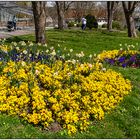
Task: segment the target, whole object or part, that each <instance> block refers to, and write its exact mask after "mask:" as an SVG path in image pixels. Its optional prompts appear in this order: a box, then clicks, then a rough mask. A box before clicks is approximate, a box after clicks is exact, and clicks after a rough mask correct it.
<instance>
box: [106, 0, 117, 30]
mask: <svg viewBox="0 0 140 140" xmlns="http://www.w3.org/2000/svg"><path fill="white" fill-rule="evenodd" d="M114 3H115V2H114V1H107V13H108V15H107V17H108V18H107V19H108V20H107V29H108V31H111V30H112V20H113V8H114Z"/></svg>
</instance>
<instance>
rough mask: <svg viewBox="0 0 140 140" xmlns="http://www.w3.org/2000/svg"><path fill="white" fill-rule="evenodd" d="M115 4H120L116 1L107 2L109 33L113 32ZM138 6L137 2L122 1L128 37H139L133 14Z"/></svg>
mask: <svg viewBox="0 0 140 140" xmlns="http://www.w3.org/2000/svg"><path fill="white" fill-rule="evenodd" d="M115 4H118V2H115V1H108V2H107V11H108V24H107V29H108V30H109V31H111V30H112V20H113V8H114V5H115ZM137 5H138V2H137V1H129V2H125V1H122V6H123V11H124V14H125V19H126V24H127V29H128V37H137V34H136V29H135V23H134V18H133V13H134V10H135V8H136V6H137Z"/></svg>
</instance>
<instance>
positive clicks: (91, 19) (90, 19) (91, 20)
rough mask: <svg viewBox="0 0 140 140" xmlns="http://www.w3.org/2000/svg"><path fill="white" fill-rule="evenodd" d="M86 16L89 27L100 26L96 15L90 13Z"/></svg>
mask: <svg viewBox="0 0 140 140" xmlns="http://www.w3.org/2000/svg"><path fill="white" fill-rule="evenodd" d="M85 18H86V20H87V27H88V28H89V29H92V28H98V23H97V20H96V18H95V17H94V16H92V15H90V14H89V15H87V16H86V17H85Z"/></svg>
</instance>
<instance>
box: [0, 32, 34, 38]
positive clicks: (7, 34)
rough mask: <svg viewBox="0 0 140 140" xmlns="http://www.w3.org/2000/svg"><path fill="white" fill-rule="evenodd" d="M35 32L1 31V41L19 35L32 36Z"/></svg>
mask: <svg viewBox="0 0 140 140" xmlns="http://www.w3.org/2000/svg"><path fill="white" fill-rule="evenodd" d="M32 33H34V31H29V30H16V31H11V32H8V31H0V39H2V38H9V37H13V36H19V35H27V34H32Z"/></svg>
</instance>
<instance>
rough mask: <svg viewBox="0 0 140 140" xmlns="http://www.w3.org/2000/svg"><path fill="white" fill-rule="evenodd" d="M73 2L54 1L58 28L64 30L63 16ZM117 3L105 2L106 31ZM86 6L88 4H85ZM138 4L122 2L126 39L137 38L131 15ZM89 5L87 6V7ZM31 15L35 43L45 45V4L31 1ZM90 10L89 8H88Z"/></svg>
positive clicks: (109, 27)
mask: <svg viewBox="0 0 140 140" xmlns="http://www.w3.org/2000/svg"><path fill="white" fill-rule="evenodd" d="M72 3H73V2H66V1H56V2H55V4H56V9H57V15H58V28H59V29H61V30H62V29H63V28H64V25H65V24H64V21H65V20H64V15H65V12H66V11H67V10H68V9H69V7H70V5H71V4H72ZM118 3H119V2H115V1H107V13H108V24H107V29H108V30H109V31H111V30H112V20H113V10H114V6H115V5H117V4H118ZM85 4H86V5H85V6H87V5H88V4H89V2H87V3H85ZM137 4H138V2H136V1H129V2H125V1H123V2H122V7H123V11H124V15H125V19H126V23H127V29H128V37H137V34H136V30H135V24H134V18H133V13H134V10H135V8H136V6H137ZM90 6H91V5H90V4H89V5H88V7H90ZM32 8H33V14H34V22H35V34H36V42H40V43H45V42H46V36H45V23H46V2H44V1H33V2H32ZM89 9H90V8H89Z"/></svg>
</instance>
